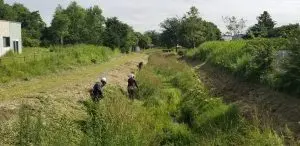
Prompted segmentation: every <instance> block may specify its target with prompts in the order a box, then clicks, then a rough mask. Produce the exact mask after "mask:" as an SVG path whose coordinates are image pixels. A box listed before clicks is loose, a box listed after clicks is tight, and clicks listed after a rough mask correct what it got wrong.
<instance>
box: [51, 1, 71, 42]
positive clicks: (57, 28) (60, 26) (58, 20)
mask: <svg viewBox="0 0 300 146" xmlns="http://www.w3.org/2000/svg"><path fill="white" fill-rule="evenodd" d="M69 26H70V19H69V17H68V15H67V14H64V12H63V9H62V7H61V6H60V5H59V6H58V7H57V8H56V11H55V15H54V18H53V20H52V23H51V29H52V30H53V32H54V34H56V36H58V37H59V38H60V44H61V45H63V44H64V37H66V36H67V35H68V34H69Z"/></svg>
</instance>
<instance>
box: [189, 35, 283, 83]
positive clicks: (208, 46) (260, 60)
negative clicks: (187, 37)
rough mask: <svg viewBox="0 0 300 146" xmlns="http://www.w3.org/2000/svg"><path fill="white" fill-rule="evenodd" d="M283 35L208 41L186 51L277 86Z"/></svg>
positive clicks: (254, 79)
mask: <svg viewBox="0 0 300 146" xmlns="http://www.w3.org/2000/svg"><path fill="white" fill-rule="evenodd" d="M286 45H287V40H286V39H255V40H248V41H243V40H240V41H232V42H207V43H204V44H202V45H201V46H200V47H199V48H197V49H195V50H191V51H189V52H188V53H187V55H188V56H189V57H193V58H194V59H200V60H203V61H204V60H207V61H208V62H209V63H211V64H213V65H216V66H218V67H221V68H224V69H226V70H228V71H230V72H232V73H234V74H235V75H237V76H239V77H242V78H243V79H247V80H251V81H258V82H262V83H266V84H269V85H270V86H272V87H276V85H275V84H276V83H277V81H278V78H277V76H278V75H279V74H280V72H279V71H278V68H277V67H278V66H275V64H276V63H275V61H278V60H276V59H275V57H276V55H277V51H279V50H280V49H284V48H285V46H286Z"/></svg>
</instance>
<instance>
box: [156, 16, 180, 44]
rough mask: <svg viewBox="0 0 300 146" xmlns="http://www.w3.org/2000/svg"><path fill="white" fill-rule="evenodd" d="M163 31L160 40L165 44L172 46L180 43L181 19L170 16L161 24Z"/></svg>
mask: <svg viewBox="0 0 300 146" xmlns="http://www.w3.org/2000/svg"><path fill="white" fill-rule="evenodd" d="M160 26H161V28H162V29H163V32H162V34H161V37H160V40H161V43H162V45H163V46H165V47H168V48H171V47H174V46H176V45H177V44H178V43H179V39H180V29H181V20H180V19H178V18H168V19H166V20H165V21H164V22H163V23H161V24H160Z"/></svg>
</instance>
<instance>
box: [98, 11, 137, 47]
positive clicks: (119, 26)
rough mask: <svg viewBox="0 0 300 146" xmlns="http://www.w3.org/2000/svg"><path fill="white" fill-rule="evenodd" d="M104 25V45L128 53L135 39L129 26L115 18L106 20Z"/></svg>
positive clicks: (134, 43)
mask: <svg viewBox="0 0 300 146" xmlns="http://www.w3.org/2000/svg"><path fill="white" fill-rule="evenodd" d="M105 24H106V29H105V32H104V45H106V46H108V47H110V48H121V51H122V52H129V51H130V50H131V48H132V47H133V46H135V45H136V42H137V38H136V36H135V35H134V32H133V29H132V28H131V27H130V26H128V25H127V24H125V23H123V22H121V21H119V20H118V19H117V18H116V17H113V18H108V19H107V20H106V23H105Z"/></svg>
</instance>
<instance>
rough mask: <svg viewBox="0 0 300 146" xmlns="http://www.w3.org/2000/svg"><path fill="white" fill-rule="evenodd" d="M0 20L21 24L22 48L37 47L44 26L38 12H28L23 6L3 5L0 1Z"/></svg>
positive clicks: (16, 4)
mask: <svg viewBox="0 0 300 146" xmlns="http://www.w3.org/2000/svg"><path fill="white" fill-rule="evenodd" d="M0 11H1V14H0V19H4V20H9V21H16V22H21V23H22V25H21V27H22V41H23V42H24V46H39V44H40V38H41V35H42V34H41V32H42V31H43V29H44V28H45V26H46V24H45V23H44V22H43V20H42V18H41V16H40V14H39V12H38V11H33V12H31V11H29V9H27V8H26V7H25V6H24V5H22V4H18V3H15V4H13V5H8V4H5V3H4V1H2V0H1V1H0Z"/></svg>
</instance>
